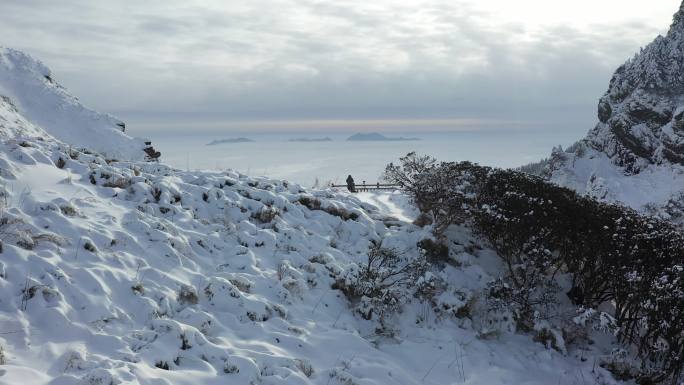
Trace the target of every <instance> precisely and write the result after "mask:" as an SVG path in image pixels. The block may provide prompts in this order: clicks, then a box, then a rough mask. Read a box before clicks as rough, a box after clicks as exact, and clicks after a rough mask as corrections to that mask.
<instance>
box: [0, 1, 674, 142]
mask: <svg viewBox="0 0 684 385" xmlns="http://www.w3.org/2000/svg"><path fill="white" fill-rule="evenodd" d="M556 3H558V2H554V1H548V0H547V1H537V0H523V1H517V2H513V1H510V0H488V1H475V0H463V1H440V0H415V1H363V0H344V1H313V0H299V1H293V0H268V1H264V0H255V1H233V0H231V1H218V0H215V1H209V0H207V1H188V0H147V1H139V0H135V1H133V0H121V1H110V2H105V1H91V0H62V1H59V2H57V1H50V0H45V1H39V0H0V36H1V38H0V45H5V46H8V47H14V48H18V49H22V50H24V51H27V52H29V53H31V54H32V55H34V56H36V57H38V58H40V59H41V60H43V61H44V62H45V63H46V64H48V66H49V67H51V68H52V70H53V72H55V78H56V79H57V80H58V81H60V82H61V83H62V84H63V85H65V86H66V87H67V88H69V89H70V90H71V92H72V93H73V94H75V95H76V96H78V97H79V98H80V99H81V100H83V101H84V102H85V103H86V104H88V105H90V106H93V107H94V108H96V109H98V110H102V111H107V112H110V113H113V114H115V115H117V116H119V117H121V118H122V119H124V120H126V121H127V122H128V123H129V125H130V126H131V127H132V128H134V129H135V128H136V127H137V130H139V131H144V130H153V129H162V128H167V127H171V128H185V127H192V128H195V129H202V130H205V129H221V128H223V129H234V130H240V129H242V130H244V129H250V130H269V129H278V128H282V129H284V128H288V129H295V130H296V129H299V128H301V129H317V128H320V127H327V128H329V129H331V130H332V129H344V128H346V127H352V126H353V127H355V128H357V129H358V128H360V129H363V128H367V129H393V130H414V129H418V128H423V129H431V130H449V129H470V128H510V129H514V128H519V129H523V128H545V127H548V129H553V130H574V131H577V133H578V137H579V136H580V135H581V134H582V133H584V132H586V131H587V130H588V129H589V128H591V125H593V123H594V120H595V106H596V102H597V100H598V98H599V97H600V95H601V94H602V93H603V92H604V91H605V89H606V87H607V85H608V81H609V79H610V76H611V74H612V72H613V70H614V69H615V68H616V67H617V66H618V65H619V64H620V63H622V62H624V61H625V60H626V59H627V58H628V57H630V56H631V55H633V54H634V53H635V52H637V51H638V49H639V47H641V46H644V45H645V44H647V43H648V42H650V41H651V40H652V39H653V38H654V37H655V36H656V35H657V34H659V33H665V32H666V30H667V27H668V25H669V23H670V19H671V15H672V14H673V13H674V12H675V11H676V9H677V8H678V6H679V3H680V1H679V0H652V1H649V2H648V6H646V5H645V4H644V3H643V1H624V0H622V1H618V0H601V1H600V2H599V1H588V0H579V1H575V2H562V3H563V4H556ZM570 3H572V4H570Z"/></svg>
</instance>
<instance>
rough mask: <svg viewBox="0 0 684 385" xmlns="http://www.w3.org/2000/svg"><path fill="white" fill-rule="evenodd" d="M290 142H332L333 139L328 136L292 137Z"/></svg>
mask: <svg viewBox="0 0 684 385" xmlns="http://www.w3.org/2000/svg"><path fill="white" fill-rule="evenodd" d="M288 142H332V139H331V138H329V137H327V136H326V137H325V138H292V139H289V140H288Z"/></svg>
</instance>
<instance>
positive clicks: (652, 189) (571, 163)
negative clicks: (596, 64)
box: [545, 4, 684, 220]
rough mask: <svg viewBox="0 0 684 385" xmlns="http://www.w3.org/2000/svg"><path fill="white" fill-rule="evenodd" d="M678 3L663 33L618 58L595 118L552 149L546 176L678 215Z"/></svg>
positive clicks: (682, 39) (682, 148)
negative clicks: (580, 135) (572, 140)
mask: <svg viewBox="0 0 684 385" xmlns="http://www.w3.org/2000/svg"><path fill="white" fill-rule="evenodd" d="M682 74H684V4H682V6H681V7H680V10H679V11H678V12H677V13H676V14H675V15H674V20H673V22H672V25H671V27H670V30H669V32H668V33H667V35H666V36H658V37H657V38H656V39H655V40H654V41H653V42H652V43H650V44H649V45H648V46H646V47H645V48H643V49H642V50H641V52H639V53H638V54H636V55H635V56H634V57H633V58H632V59H630V60H628V61H627V62H626V63H625V64H623V65H622V66H620V68H618V69H617V70H616V71H615V74H614V75H613V78H612V79H611V80H610V85H609V87H608V91H606V93H605V94H604V95H603V97H602V98H601V99H600V101H599V104H598V119H599V122H598V124H597V125H596V127H594V129H592V130H591V131H590V132H589V133H588V135H587V136H586V137H585V138H584V139H582V140H581V141H580V142H579V143H577V144H576V145H574V146H573V147H572V148H571V149H570V150H569V151H567V152H563V151H554V153H553V154H552V157H551V159H550V162H549V167H548V169H547V170H546V171H545V174H546V176H548V177H549V178H550V179H551V180H552V181H554V182H556V183H558V184H560V185H562V186H566V187H570V188H573V189H575V190H577V191H579V192H582V193H587V194H589V195H591V196H594V197H596V198H597V199H602V200H607V201H619V202H622V203H624V204H627V205H629V206H632V207H633V208H635V209H638V210H641V211H646V212H650V213H655V214H659V215H662V216H664V217H670V218H672V216H673V215H674V216H675V217H676V218H672V219H676V220H680V219H681V218H680V217H681V216H682V213H681V212H679V210H678V209H675V208H676V207H678V206H683V205H684V201H682V196H683V193H684V180H683V179H684V178H683V177H682V176H683V175H684V76H683V75H682Z"/></svg>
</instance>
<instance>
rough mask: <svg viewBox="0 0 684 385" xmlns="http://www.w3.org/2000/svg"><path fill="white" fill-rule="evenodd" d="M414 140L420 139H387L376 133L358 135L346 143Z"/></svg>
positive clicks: (351, 137) (399, 137)
mask: <svg viewBox="0 0 684 385" xmlns="http://www.w3.org/2000/svg"><path fill="white" fill-rule="evenodd" d="M416 140H420V138H405V137H403V136H398V137H388V136H385V135H382V134H379V133H377V132H371V133H367V134H363V133H358V134H354V135H352V136H350V137H348V138H347V141H349V142H408V141H416Z"/></svg>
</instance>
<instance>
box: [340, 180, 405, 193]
mask: <svg viewBox="0 0 684 385" xmlns="http://www.w3.org/2000/svg"><path fill="white" fill-rule="evenodd" d="M330 187H335V188H344V189H348V186H347V185H346V184H333V185H331V186H330ZM398 189H399V185H396V184H391V183H380V182H377V183H374V184H366V181H365V180H364V181H363V182H362V183H361V184H354V190H353V191H352V192H366V191H371V190H373V191H378V190H387V191H391V190H398Z"/></svg>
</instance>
